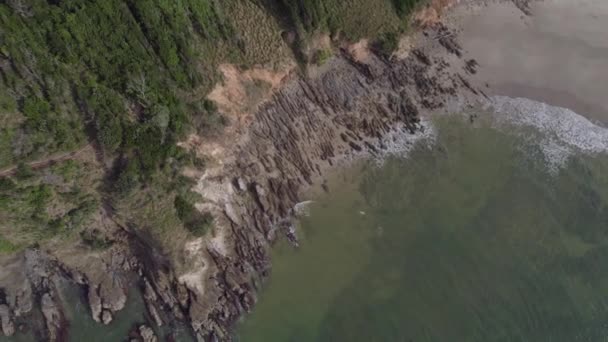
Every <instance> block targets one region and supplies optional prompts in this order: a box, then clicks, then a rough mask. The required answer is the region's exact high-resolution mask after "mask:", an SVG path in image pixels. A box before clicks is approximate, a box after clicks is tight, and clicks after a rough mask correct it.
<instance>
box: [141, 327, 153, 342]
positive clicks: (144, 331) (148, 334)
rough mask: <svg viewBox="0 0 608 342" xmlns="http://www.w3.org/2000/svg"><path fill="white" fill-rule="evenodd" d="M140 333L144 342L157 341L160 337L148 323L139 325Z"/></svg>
mask: <svg viewBox="0 0 608 342" xmlns="http://www.w3.org/2000/svg"><path fill="white" fill-rule="evenodd" d="M139 335H140V336H141V338H142V339H143V340H144V342H157V341H158V338H157V337H156V335H155V334H154V330H152V328H150V327H149V326H147V325H141V326H140V327H139Z"/></svg>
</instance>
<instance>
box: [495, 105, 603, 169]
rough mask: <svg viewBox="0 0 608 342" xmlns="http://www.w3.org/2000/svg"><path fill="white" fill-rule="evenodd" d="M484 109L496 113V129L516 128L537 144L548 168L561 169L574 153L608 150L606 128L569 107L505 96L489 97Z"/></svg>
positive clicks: (515, 132)
mask: <svg viewBox="0 0 608 342" xmlns="http://www.w3.org/2000/svg"><path fill="white" fill-rule="evenodd" d="M486 109H491V110H492V112H494V113H495V114H496V115H495V118H494V120H495V124H496V125H497V128H498V129H503V130H504V129H509V128H515V130H514V131H512V132H514V134H518V135H521V136H522V138H523V139H525V140H526V141H529V142H533V143H535V144H538V146H539V147H540V150H541V152H542V153H543V155H544V158H545V160H546V162H547V165H548V167H549V168H550V170H551V171H554V172H555V171H558V170H559V169H561V168H562V167H563V166H564V165H565V164H566V162H567V161H568V159H569V158H570V157H571V156H572V155H574V154H576V153H585V154H600V153H606V152H607V151H608V129H606V128H604V127H601V126H598V125H596V124H594V123H593V122H591V121H589V120H588V119H586V118H585V117H583V116H581V115H579V114H577V113H575V112H574V111H572V110H570V109H567V108H562V107H556V106H551V105H548V104H546V103H543V102H538V101H534V100H530V99H526V98H511V97H506V96H494V97H492V98H490V100H489V101H488V103H487V104H486ZM525 128H531V129H525Z"/></svg>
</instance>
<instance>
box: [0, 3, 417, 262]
mask: <svg viewBox="0 0 608 342" xmlns="http://www.w3.org/2000/svg"><path fill="white" fill-rule="evenodd" d="M419 2H421V1H418V0H374V1H363V0H348V1H338V0H330V1H321V0H247V1H245V0H225V1H221V2H220V1H214V0H179V1H167V0H137V1H134V0H102V1H93V2H91V1H82V0H60V1H43V0H6V1H2V2H0V122H2V127H0V171H2V170H9V169H11V168H15V167H16V169H15V170H14V172H12V171H11V172H7V173H6V174H4V173H3V174H2V176H1V177H2V178H1V179H0V181H1V182H2V184H1V189H0V196H1V197H0V217H1V218H3V223H2V224H0V226H1V228H0V238H1V239H0V241H2V243H1V245H2V246H3V247H2V248H1V250H2V251H6V250H12V249H13V247H10V248H9V247H6V246H15V245H26V244H28V243H33V242H38V241H40V240H41V239H46V238H49V239H50V238H54V237H62V236H72V235H70V234H71V233H70V232H78V231H79V230H80V229H81V227H83V225H84V224H83V223H84V222H86V221H87V220H88V219H89V218H91V217H94V216H95V213H97V214H99V213H104V212H105V211H103V210H101V208H102V204H103V203H106V204H107V205H109V206H110V207H112V208H115V209H117V210H118V211H119V214H120V216H121V217H122V218H123V219H124V221H125V222H129V221H136V222H138V225H143V226H154V225H159V224H161V225H162V224H167V225H176V226H177V228H176V227H162V228H159V229H156V230H155V231H167V230H171V229H179V227H180V226H181V227H182V228H184V229H185V230H186V231H188V232H190V233H191V234H194V235H201V234H202V233H203V232H205V231H207V230H208V228H209V226H210V225H211V222H210V218H209V217H208V216H207V215H205V214H201V213H199V212H198V211H197V210H196V209H195V208H194V203H195V201H196V198H195V197H193V196H183V194H184V193H185V190H186V189H187V188H188V187H189V186H190V185H191V184H190V183H189V182H188V181H184V180H183V178H184V177H183V176H182V173H181V170H182V169H183V167H184V166H192V165H194V166H195V167H198V168H200V167H201V166H202V164H203V163H202V162H201V161H200V160H198V159H197V158H196V157H194V158H192V155H191V154H190V153H189V152H188V151H185V150H183V149H182V148H180V147H178V146H177V142H179V141H182V140H184V139H185V138H186V136H187V135H188V134H190V133H197V134H200V135H207V134H210V133H212V132H214V131H218V130H221V128H222V127H223V126H225V125H226V124H227V123H228V122H227V119H226V117H225V116H224V115H223V114H222V113H221V112H219V111H218V109H217V107H216V106H215V104H214V103H213V102H211V101H209V100H207V99H206V95H207V94H208V93H209V92H210V90H211V89H212V88H213V86H214V85H215V84H217V83H218V82H219V81H221V77H220V75H219V74H218V71H217V70H218V65H219V64H220V63H232V64H235V65H238V66H240V67H242V68H246V67H248V66H253V65H264V66H267V67H273V65H274V63H276V62H277V61H278V60H279V59H280V58H285V57H286V54H289V53H290V52H289V51H290V49H289V48H291V50H292V52H294V54H295V55H297V54H298V52H297V49H298V44H293V46H286V44H285V42H283V40H282V39H281V33H282V32H287V31H293V32H296V33H297V35H298V37H299V38H298V39H299V41H305V40H306V39H309V38H310V37H312V35H313V34H315V33H319V32H327V33H330V34H332V35H334V36H340V37H342V39H348V40H351V41H355V40H358V39H360V38H362V37H372V38H374V39H378V42H379V44H380V46H381V47H382V49H383V50H386V51H392V50H393V49H395V48H396V42H397V37H398V33H399V32H402V31H403V30H404V29H405V28H406V27H407V20H406V19H405V18H406V17H407V14H408V13H409V11H411V10H412V9H413V8H414V6H415V5H416V4H417V3H419ZM330 56H331V51H330V50H323V51H319V53H318V54H317V58H316V60H315V61H312V62H316V63H318V64H322V63H323V62H324V61H325V60H326V59H328V58H329V57H330ZM287 57H288V56H287ZM88 145H91V146H92V147H93V149H92V150H90V151H86V152H84V154H87V155H86V156H82V154H79V155H78V157H69V158H65V159H68V160H67V161H65V160H62V161H61V162H60V163H57V164H56V165H53V164H55V163H54V162H52V161H51V160H49V158H51V157H52V156H55V155H59V154H64V153H71V152H73V151H77V150H80V149H83V148H85V147H86V146H88ZM45 160H46V161H47V163H44V161H45ZM40 161H43V162H42V163H41V165H37V167H34V168H33V167H31V165H34V164H33V163H37V162H40ZM41 166H43V167H41ZM159 202H162V204H159ZM134 203H137V205H135V204H134ZM153 204H154V207H161V208H163V209H162V210H164V211H165V212H163V213H162V215H169V216H170V218H167V217H165V220H161V221H159V222H152V221H151V220H149V219H148V220H146V219H145V217H149V216H147V215H144V214H143V213H147V212H150V211H151V209H150V208H151V206H152V205H153ZM152 217H155V218H158V217H157V215H153V216H152ZM136 218H144V219H142V220H141V221H138V220H135V219H136Z"/></svg>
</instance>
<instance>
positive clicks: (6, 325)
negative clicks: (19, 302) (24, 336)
mask: <svg viewBox="0 0 608 342" xmlns="http://www.w3.org/2000/svg"><path fill="white" fill-rule="evenodd" d="M0 324H1V327H2V333H4V336H12V335H13V334H14V333H15V325H14V324H13V321H12V320H11V316H10V309H9V307H8V305H6V304H0Z"/></svg>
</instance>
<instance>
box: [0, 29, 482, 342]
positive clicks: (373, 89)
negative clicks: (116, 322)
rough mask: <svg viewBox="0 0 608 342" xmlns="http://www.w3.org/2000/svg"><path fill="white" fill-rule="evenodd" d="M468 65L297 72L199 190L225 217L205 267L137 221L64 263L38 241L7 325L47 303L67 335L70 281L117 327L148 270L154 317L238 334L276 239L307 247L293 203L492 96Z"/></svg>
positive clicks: (0, 313) (7, 307) (210, 332)
mask: <svg viewBox="0 0 608 342" xmlns="http://www.w3.org/2000/svg"><path fill="white" fill-rule="evenodd" d="M446 30H447V29H446V28H445V27H442V26H439V27H438V28H435V29H432V30H430V31H428V32H427V35H430V36H433V37H436V38H437V39H429V41H431V42H433V44H435V48H437V47H440V48H441V49H445V50H447V51H448V53H450V54H451V56H452V57H454V58H457V59H458V58H459V57H460V47H459V46H458V44H457V42H456V41H455V38H454V36H453V35H452V34H451V33H450V32H446ZM459 61H460V60H459ZM459 63H460V64H461V65H458V66H457V67H454V66H450V65H449V64H448V63H447V62H446V61H444V60H443V59H442V58H439V57H437V56H434V55H430V54H429V53H428V52H426V51H424V50H422V49H419V50H415V51H413V52H412V53H411V54H410V56H409V57H408V58H407V59H396V58H393V59H390V60H389V59H387V58H386V57H382V56H377V55H374V54H370V56H369V58H367V59H366V60H365V61H364V62H362V61H358V60H356V59H355V58H353V56H351V55H349V54H348V52H347V50H346V49H345V50H342V51H341V53H340V54H339V55H338V56H335V57H333V58H331V59H330V60H328V61H327V62H326V63H325V64H324V65H323V66H321V67H314V68H311V70H310V71H309V74H308V75H306V76H303V75H300V76H294V77H293V78H292V79H291V80H290V81H289V82H287V83H286V84H285V85H284V86H282V87H281V88H280V89H278V90H277V91H276V92H275V93H274V94H273V96H272V98H271V99H269V100H268V101H266V102H264V103H262V104H261V105H259V107H258V109H257V111H256V113H255V118H254V120H253V121H252V124H251V126H250V127H249V128H248V130H247V131H246V132H245V133H244V134H242V135H241V136H240V137H239V139H238V141H235V142H234V144H233V145H231V146H230V149H229V151H228V154H229V155H228V156H227V157H226V159H225V160H226V162H225V163H223V164H222V166H221V169H218V170H215V172H211V171H208V172H207V173H206V175H205V176H204V177H203V178H202V179H201V180H200V182H199V184H198V186H197V191H199V192H200V193H201V194H202V195H203V197H204V198H205V199H206V201H207V203H205V204H206V205H207V206H208V207H210V208H213V209H214V211H213V212H214V213H215V216H216V218H215V222H216V224H217V230H216V231H215V232H214V236H213V237H210V238H209V239H208V240H204V241H202V240H201V242H200V243H199V244H198V245H197V246H198V247H197V248H195V249H196V251H197V252H196V253H194V255H195V256H196V257H198V258H200V259H201V260H200V269H199V270H197V271H196V272H195V273H193V274H190V275H188V277H183V275H176V274H175V270H174V267H173V265H172V261H171V260H168V259H167V258H166V257H165V256H164V255H163V254H162V253H160V252H159V250H158V248H157V247H156V246H154V245H151V244H150V242H149V241H148V239H145V238H143V237H142V236H140V235H138V232H137V231H136V229H127V228H121V229H117V230H116V232H115V233H114V235H113V242H114V243H113V246H112V247H111V248H110V249H109V250H107V251H104V252H103V253H91V254H90V255H87V256H86V257H80V258H79V259H78V260H77V261H74V260H71V261H70V262H66V261H63V262H59V261H58V260H57V259H56V258H55V257H52V256H50V255H48V254H45V253H44V252H42V251H40V250H37V249H28V250H26V251H25V252H24V253H23V254H22V255H20V256H19V260H16V261H15V263H16V264H15V265H20V266H15V267H23V270H24V271H23V279H21V278H19V279H12V280H11V284H12V285H11V289H10V291H8V292H9V293H10V295H7V296H6V297H7V300H6V304H5V303H3V302H0V319H1V323H2V329H3V332H4V333H5V334H7V331H8V332H10V331H11V329H12V330H13V331H14V324H15V323H16V322H18V321H19V320H21V319H22V318H23V317H25V316H27V315H28V314H30V313H31V312H32V311H33V310H40V311H41V312H42V314H43V317H44V319H45V322H44V326H45V327H46V332H47V338H48V339H51V340H60V339H61V338H63V337H64V335H63V334H65V333H66V332H65V329H64V326H65V319H64V315H63V313H62V308H61V305H60V304H61V303H60V302H59V296H57V285H56V282H57V279H59V278H60V279H65V280H68V281H70V282H71V283H74V284H78V285H79V286H82V287H83V288H84V289H85V290H86V294H87V299H88V302H89V305H90V310H91V315H92V317H93V318H94V319H95V320H96V321H98V322H101V323H104V324H108V323H110V322H111V321H112V319H113V315H114V313H115V312H116V311H118V310H121V309H122V308H123V307H124V305H125V303H126V293H127V289H128V287H129V286H131V283H130V280H129V275H131V276H137V278H138V281H137V285H138V286H139V287H140V289H141V292H142V297H143V299H144V302H145V306H146V309H147V311H148V313H149V317H150V318H151V322H148V324H156V325H158V326H161V325H166V324H170V323H171V322H172V321H173V320H181V321H186V322H188V323H189V324H190V325H191V327H192V329H193V332H194V334H195V335H196V337H197V338H198V339H199V340H201V341H203V340H204V341H217V340H230V338H231V337H230V329H231V327H232V325H233V324H234V322H235V321H236V320H237V319H238V318H239V317H240V316H241V315H242V314H244V313H246V312H249V311H251V309H252V308H253V306H254V305H255V303H256V301H257V295H256V293H257V291H258V290H259V287H260V285H261V282H262V281H263V279H264V278H265V277H267V276H268V275H269V272H270V259H269V256H270V253H269V251H270V246H271V244H272V242H273V241H274V240H275V239H276V237H277V236H278V235H279V234H283V235H285V236H286V237H287V238H288V239H290V241H292V242H294V244H297V238H296V235H295V232H294V230H293V227H292V219H293V215H294V210H293V208H294V206H295V205H296V204H297V203H299V202H300V201H301V198H300V195H301V193H302V190H304V189H305V188H306V187H308V186H310V185H312V184H313V183H315V182H321V181H322V178H323V174H324V171H325V170H326V169H327V168H329V167H332V166H335V165H336V164H338V163H341V162H343V161H345V160H348V159H349V158H352V157H355V156H357V155H368V156H376V155H382V154H384V153H387V152H388V151H391V150H393V149H395V148H397V147H399V145H400V144H403V143H404V142H403V141H400V140H399V139H400V137H403V136H408V135H411V134H414V133H415V132H416V131H418V130H420V129H421V127H422V126H421V123H420V116H419V113H420V112H421V111H429V110H438V109H440V108H441V107H442V106H444V105H445V103H446V101H447V100H448V99H449V98H453V97H456V96H459V95H460V94H463V93H466V94H469V95H471V96H474V95H477V94H482V93H481V92H480V91H479V90H477V89H476V88H475V86H474V85H472V84H471V83H469V81H468V80H467V75H469V74H471V73H473V72H474V70H475V67H476V65H475V63H472V62H470V61H469V62H467V61H460V62H459ZM460 89H462V91H460ZM16 272H17V271H16ZM17 273H18V272H17ZM0 276H1V274H0ZM15 284H16V285H15ZM3 287H5V288H6V287H7V285H5V284H4V282H3V279H2V278H1V277H0V289H1V288H3ZM0 297H1V296H0ZM0 299H1V298H0ZM38 299H39V303H40V305H39V307H36V305H35V304H34V303H37V300H38ZM11 327H12V328H11ZM151 332H152V331H151V329H150V328H149V327H140V328H139V335H140V337H141V338H142V339H143V340H145V341H155V340H156V337H155V336H154V334H153V332H152V333H151Z"/></svg>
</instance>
